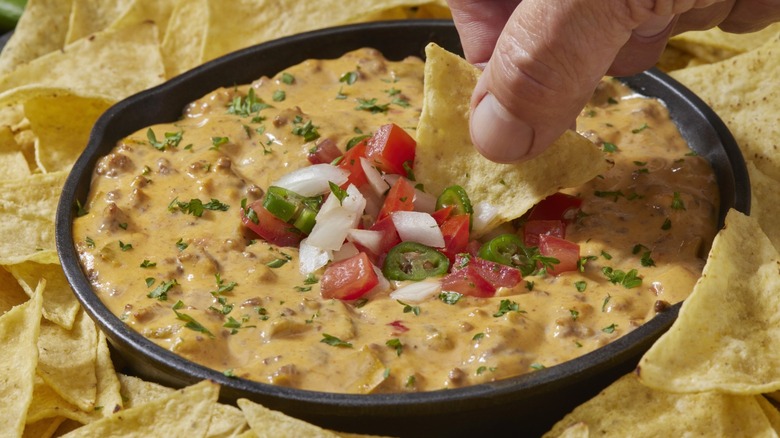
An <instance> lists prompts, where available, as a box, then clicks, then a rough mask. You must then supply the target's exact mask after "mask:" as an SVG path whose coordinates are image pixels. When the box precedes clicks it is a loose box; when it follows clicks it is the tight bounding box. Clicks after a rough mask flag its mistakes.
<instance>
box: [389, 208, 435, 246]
mask: <svg viewBox="0 0 780 438" xmlns="http://www.w3.org/2000/svg"><path fill="white" fill-rule="evenodd" d="M391 217H392V218H393V225H395V229H396V230H397V231H398V236H399V237H401V240H402V241H404V242H417V243H422V244H423V245H428V246H430V247H433V248H443V247H444V236H443V235H442V234H441V230H440V229H439V225H438V224H437V223H436V219H434V218H433V216H431V215H430V214H428V213H423V212H420V211H396V212H393V213H392V215H391Z"/></svg>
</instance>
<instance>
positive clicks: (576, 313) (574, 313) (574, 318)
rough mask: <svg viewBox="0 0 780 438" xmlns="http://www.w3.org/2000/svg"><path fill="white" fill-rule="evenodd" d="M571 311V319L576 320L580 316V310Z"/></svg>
mask: <svg viewBox="0 0 780 438" xmlns="http://www.w3.org/2000/svg"><path fill="white" fill-rule="evenodd" d="M569 313H570V314H571V319H572V320H574V321H576V320H577V318H579V317H580V312H578V311H576V310H574V309H569Z"/></svg>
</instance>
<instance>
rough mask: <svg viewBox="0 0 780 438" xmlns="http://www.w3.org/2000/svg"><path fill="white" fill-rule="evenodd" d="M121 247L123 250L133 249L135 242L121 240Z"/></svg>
mask: <svg viewBox="0 0 780 438" xmlns="http://www.w3.org/2000/svg"><path fill="white" fill-rule="evenodd" d="M119 249H121V250H122V251H130V250H131V249H133V244H132V243H124V242H122V241H121V240H120V241H119Z"/></svg>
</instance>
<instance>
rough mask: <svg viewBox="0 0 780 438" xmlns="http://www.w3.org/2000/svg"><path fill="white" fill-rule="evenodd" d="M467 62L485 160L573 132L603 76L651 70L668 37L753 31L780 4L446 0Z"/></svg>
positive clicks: (474, 132) (517, 155)
mask: <svg viewBox="0 0 780 438" xmlns="http://www.w3.org/2000/svg"><path fill="white" fill-rule="evenodd" d="M448 3H449V6H450V9H451V11H452V16H453V20H454V22H455V26H456V28H457V29H458V33H459V35H460V39H461V43H462V45H463V50H464V53H465V55H466V59H467V60H468V61H469V62H471V63H472V64H475V65H477V66H480V67H484V72H483V74H482V76H481V77H480V79H479V81H478V83H477V86H476V87H475V89H474V94H473V95H472V100H471V118H470V129H471V139H472V142H473V143H474V145H475V147H476V148H477V150H479V152H480V153H481V154H482V155H484V156H485V157H486V158H488V159H490V160H493V161H496V162H500V163H511V162H518V161H524V160H528V159H530V158H533V157H535V156H536V155H538V154H540V153H541V152H542V151H544V150H545V149H546V148H547V147H548V146H549V145H550V144H551V143H552V142H553V141H555V140H556V139H557V138H558V137H559V136H560V135H561V134H563V132H564V131H565V130H566V129H567V128H569V127H571V126H574V124H575V120H576V117H577V115H578V114H579V112H580V111H581V110H582V108H583V107H584V106H585V104H586V103H587V101H588V99H589V98H590V96H591V95H592V94H593V91H594V90H595V88H596V85H597V84H598V82H599V81H600V80H601V78H602V77H603V76H604V75H613V76H625V75H631V74H635V73H639V72H641V71H643V70H645V69H647V68H650V67H652V66H653V65H654V64H655V63H656V62H657V61H658V59H659V57H660V56H661V52H662V51H663V49H664V47H665V46H666V42H667V41H668V39H669V38H670V37H671V36H672V35H674V34H676V33H680V32H684V31H687V30H696V29H702V30H703V29H709V28H711V27H714V26H719V27H720V28H721V29H723V30H724V31H727V32H735V33H742V32H750V31H756V30H759V29H762V28H764V27H766V26H767V25H769V24H771V23H773V22H775V21H778V20H780V0H522V1H519V0H448Z"/></svg>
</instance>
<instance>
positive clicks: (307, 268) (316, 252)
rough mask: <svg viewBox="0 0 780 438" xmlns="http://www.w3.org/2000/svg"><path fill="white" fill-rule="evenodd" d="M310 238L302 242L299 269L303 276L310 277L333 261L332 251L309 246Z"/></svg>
mask: <svg viewBox="0 0 780 438" xmlns="http://www.w3.org/2000/svg"><path fill="white" fill-rule="evenodd" d="M308 240H309V239H308V238H306V239H303V240H301V246H300V249H299V257H298V260H299V262H298V268H299V270H300V271H301V274H303V275H304V276H305V275H309V274H311V273H313V272H316V271H317V270H318V269H320V268H322V267H323V266H325V265H327V264H328V262H329V261H330V259H331V254H330V251H324V250H321V249H319V248H317V247H316V246H312V245H309V242H308Z"/></svg>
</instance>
